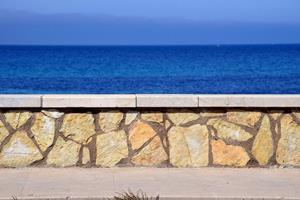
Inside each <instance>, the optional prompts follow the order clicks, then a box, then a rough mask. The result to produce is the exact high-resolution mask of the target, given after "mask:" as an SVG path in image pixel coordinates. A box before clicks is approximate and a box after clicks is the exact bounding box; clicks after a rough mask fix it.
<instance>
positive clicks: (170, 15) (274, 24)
mask: <svg viewBox="0 0 300 200" xmlns="http://www.w3.org/2000/svg"><path fill="white" fill-rule="evenodd" d="M229 43H230V44H240V43H251V44H252V43H300V0H0V44H229Z"/></svg>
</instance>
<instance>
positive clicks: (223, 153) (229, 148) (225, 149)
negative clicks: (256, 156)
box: [210, 140, 250, 167]
mask: <svg viewBox="0 0 300 200" xmlns="http://www.w3.org/2000/svg"><path fill="white" fill-rule="evenodd" d="M210 144H211V148H212V155H213V163H214V164H215V165H223V166H235V167H244V166H246V165H247V163H248V161H249V160H250V157H249V155H248V153H247V152H246V151H245V149H244V148H243V147H240V146H233V145H227V144H225V142H223V141H222V140H212V141H210Z"/></svg>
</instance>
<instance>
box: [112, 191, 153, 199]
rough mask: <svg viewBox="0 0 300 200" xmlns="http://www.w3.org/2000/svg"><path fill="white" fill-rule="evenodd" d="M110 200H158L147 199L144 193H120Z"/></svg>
mask: <svg viewBox="0 0 300 200" xmlns="http://www.w3.org/2000/svg"><path fill="white" fill-rule="evenodd" d="M112 200H159V196H157V197H148V196H147V195H146V194H145V193H144V192H137V194H134V193H133V192H131V191H128V192H124V193H120V194H119V195H118V196H115V197H114V198H113V199H112Z"/></svg>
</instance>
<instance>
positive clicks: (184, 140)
mask: <svg viewBox="0 0 300 200" xmlns="http://www.w3.org/2000/svg"><path fill="white" fill-rule="evenodd" d="M208 135H209V133H208V130H207V128H206V126H201V125H198V124H197V125H193V126H190V127H187V128H183V127H178V126H174V127H172V128H171V129H170V130H169V132H168V138H169V144H170V162H171V164H172V165H173V166H176V167H201V166H207V165H208V162H209V161H208V151H209V145H208Z"/></svg>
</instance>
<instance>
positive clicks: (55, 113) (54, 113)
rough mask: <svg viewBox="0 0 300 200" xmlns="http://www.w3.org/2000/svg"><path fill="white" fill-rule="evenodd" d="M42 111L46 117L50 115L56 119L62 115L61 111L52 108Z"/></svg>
mask: <svg viewBox="0 0 300 200" xmlns="http://www.w3.org/2000/svg"><path fill="white" fill-rule="evenodd" d="M42 113H44V114H45V115H47V116H48V117H51V118H54V119H58V118H60V117H62V116H63V115H64V113H63V112H59V111H57V110H53V109H52V110H42Z"/></svg>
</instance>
